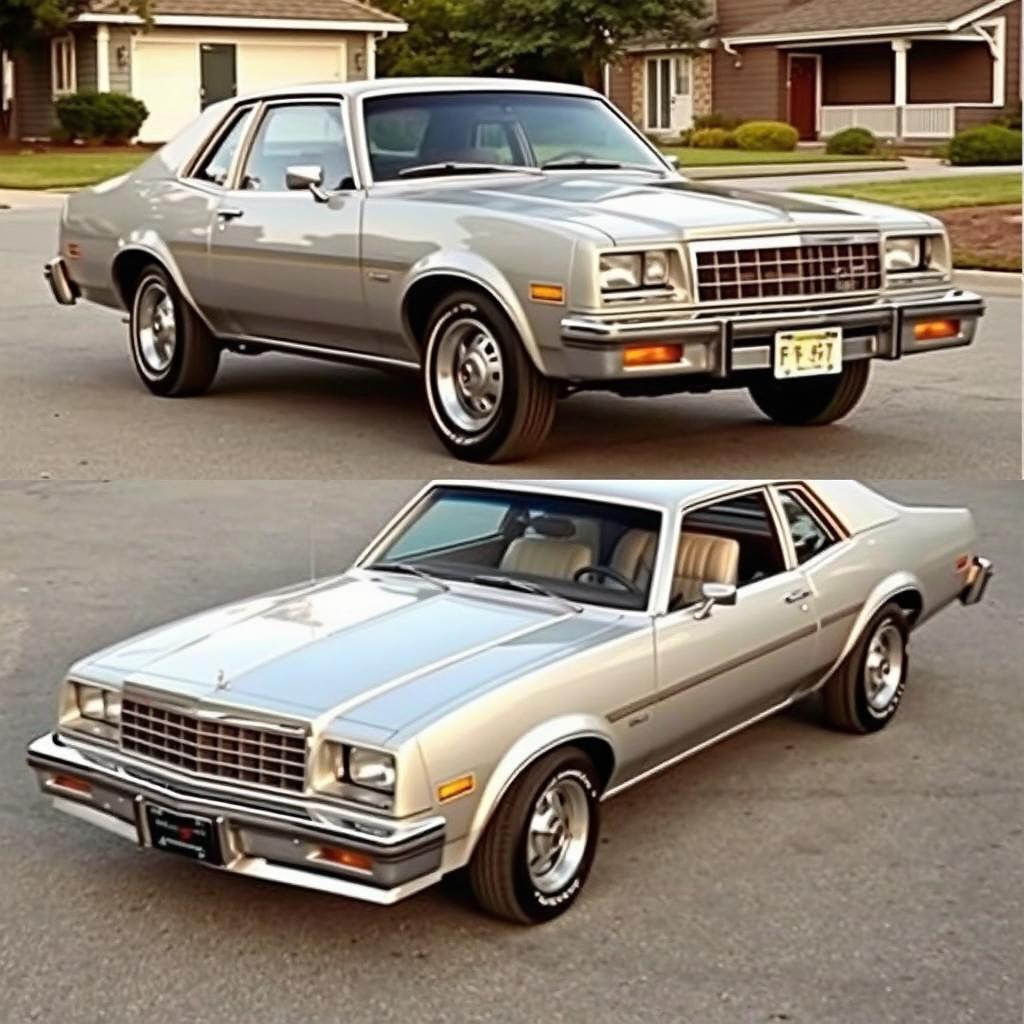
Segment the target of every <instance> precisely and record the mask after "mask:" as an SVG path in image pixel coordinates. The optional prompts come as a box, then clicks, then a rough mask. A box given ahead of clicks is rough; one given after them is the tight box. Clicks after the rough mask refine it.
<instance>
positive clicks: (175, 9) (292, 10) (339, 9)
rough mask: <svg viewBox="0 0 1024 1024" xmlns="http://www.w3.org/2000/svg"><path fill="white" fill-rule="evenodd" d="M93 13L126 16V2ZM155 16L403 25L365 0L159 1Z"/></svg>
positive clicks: (111, 0) (105, 3)
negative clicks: (363, 0)
mask: <svg viewBox="0 0 1024 1024" xmlns="http://www.w3.org/2000/svg"><path fill="white" fill-rule="evenodd" d="M90 11H91V13H93V14H111V15H115V14H123V13H124V4H123V2H122V0H98V2H97V3H94V4H93V5H92V6H91V7H90ZM153 14H154V15H155V16H156V17H160V16H161V15H173V16H178V17H181V16H186V17H187V16H192V17H202V18H301V19H303V20H308V21H376V22H387V23H401V21H402V19H401V18H396V17H395V16H394V15H393V14H388V13H387V12H386V11H379V10H377V8H376V7H371V6H370V5H369V4H364V3H362V2H361V0H156V2H155V3H154V4H153Z"/></svg>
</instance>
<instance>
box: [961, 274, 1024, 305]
mask: <svg viewBox="0 0 1024 1024" xmlns="http://www.w3.org/2000/svg"><path fill="white" fill-rule="evenodd" d="M1021 282H1022V278H1021V275H1020V274H1014V273H1012V272H1010V271H1005V270H954V271H953V283H954V284H957V285H959V286H960V287H961V288H969V289H970V290H972V291H979V292H984V293H985V294H986V295H996V296H999V297H1000V298H1010V299H1019V298H1020V297H1021Z"/></svg>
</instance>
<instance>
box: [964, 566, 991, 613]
mask: <svg viewBox="0 0 1024 1024" xmlns="http://www.w3.org/2000/svg"><path fill="white" fill-rule="evenodd" d="M994 573H995V566H993V565H992V563H991V561H989V559H987V558H982V557H981V556H980V555H976V556H975V558H974V561H973V562H972V563H971V567H970V569H968V571H967V585H966V586H965V587H964V589H963V590H961V591H960V602H961V604H965V605H972V604H977V603H978V602H979V601H981V599H982V598H983V597H984V596H985V591H986V590H988V584H989V581H990V580H991V579H992V576H993V574H994Z"/></svg>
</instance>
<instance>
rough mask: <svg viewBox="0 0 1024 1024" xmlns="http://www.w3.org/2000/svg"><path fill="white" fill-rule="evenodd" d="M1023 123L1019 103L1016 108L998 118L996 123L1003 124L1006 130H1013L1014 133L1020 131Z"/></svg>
mask: <svg viewBox="0 0 1024 1024" xmlns="http://www.w3.org/2000/svg"><path fill="white" fill-rule="evenodd" d="M1020 122H1021V105H1020V104H1019V103H1018V104H1017V106H1016V107H1013V108H1012V109H1010V110H1007V111H1005V112H1004V113H1002V114H1000V115H999V117H997V118H996V120H995V123H996V124H1001V125H1002V126H1003V127H1004V128H1012V129H1013V130H1014V131H1017V132H1019V131H1020Z"/></svg>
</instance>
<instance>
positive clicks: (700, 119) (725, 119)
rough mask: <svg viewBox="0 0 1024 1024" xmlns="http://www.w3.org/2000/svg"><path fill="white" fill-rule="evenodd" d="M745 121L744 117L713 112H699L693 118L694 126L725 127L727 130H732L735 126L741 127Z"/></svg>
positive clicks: (698, 127)
mask: <svg viewBox="0 0 1024 1024" xmlns="http://www.w3.org/2000/svg"><path fill="white" fill-rule="evenodd" d="M742 123H743V118H741V117H732V116H731V115H729V114H720V113H717V112H712V113H710V114H698V115H697V116H696V117H695V118H694V119H693V127H694V128H696V129H701V128H725V129H726V130H727V131H730V132H731V131H732V130H733V129H734V128H739V126H740V125H741V124H742Z"/></svg>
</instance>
